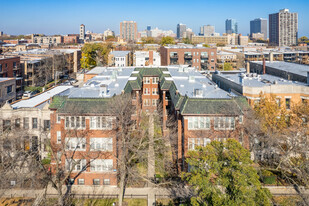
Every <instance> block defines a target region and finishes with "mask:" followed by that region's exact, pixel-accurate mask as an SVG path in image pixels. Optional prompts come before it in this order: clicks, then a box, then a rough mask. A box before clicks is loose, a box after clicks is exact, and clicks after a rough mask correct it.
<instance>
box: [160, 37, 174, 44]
mask: <svg viewBox="0 0 309 206" xmlns="http://www.w3.org/2000/svg"><path fill="white" fill-rule="evenodd" d="M160 44H161V45H162V46H166V45H168V44H175V40H174V38H173V37H170V36H166V37H162V39H161V42H160Z"/></svg>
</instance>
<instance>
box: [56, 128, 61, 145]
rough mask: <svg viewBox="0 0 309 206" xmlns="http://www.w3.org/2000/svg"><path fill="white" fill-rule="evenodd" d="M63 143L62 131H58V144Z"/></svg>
mask: <svg viewBox="0 0 309 206" xmlns="http://www.w3.org/2000/svg"><path fill="white" fill-rule="evenodd" d="M60 143H61V131H57V144H60Z"/></svg>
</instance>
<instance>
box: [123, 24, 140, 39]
mask: <svg viewBox="0 0 309 206" xmlns="http://www.w3.org/2000/svg"><path fill="white" fill-rule="evenodd" d="M120 38H121V39H123V40H124V41H136V40H137V24H136V22H135V21H123V22H120Z"/></svg>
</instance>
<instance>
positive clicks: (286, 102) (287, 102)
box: [285, 98, 291, 109]
mask: <svg viewBox="0 0 309 206" xmlns="http://www.w3.org/2000/svg"><path fill="white" fill-rule="evenodd" d="M285 106H286V109H291V99H290V98H286V99H285Z"/></svg>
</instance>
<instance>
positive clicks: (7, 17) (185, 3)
mask: <svg viewBox="0 0 309 206" xmlns="http://www.w3.org/2000/svg"><path fill="white" fill-rule="evenodd" d="M0 5H1V17H0V31H4V33H8V34H31V33H44V34H67V33H78V32H79V25H80V24H82V23H83V24H85V25H86V30H90V31H93V32H97V33H101V32H103V31H104V30H106V29H107V28H110V29H112V30H114V31H115V32H116V34H117V33H119V23H120V22H121V21H124V20H134V21H136V22H137V24H138V30H144V29H145V28H146V26H147V25H151V26H152V27H159V28H161V29H172V30H174V31H175V30H176V25H177V23H184V24H186V25H187V26H188V27H190V28H192V29H193V31H194V32H195V33H198V32H199V27H200V26H201V25H204V24H206V25H207V24H210V25H215V27H216V32H220V33H222V32H224V28H225V27H224V26H225V19H227V18H234V19H236V20H237V21H238V27H239V32H240V33H242V34H243V35H247V34H248V33H249V29H250V28H249V22H250V20H252V19H255V18H267V19H268V14H270V13H276V12H278V11H279V10H280V9H282V8H289V9H290V12H297V13H298V15H299V24H298V26H299V36H304V35H305V36H309V0H258V1H250V0H219V1H218V0H156V1H147V0H144V1H142V0H116V1H113V0H109V1H106V0H14V1H13V0H0Z"/></svg>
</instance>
